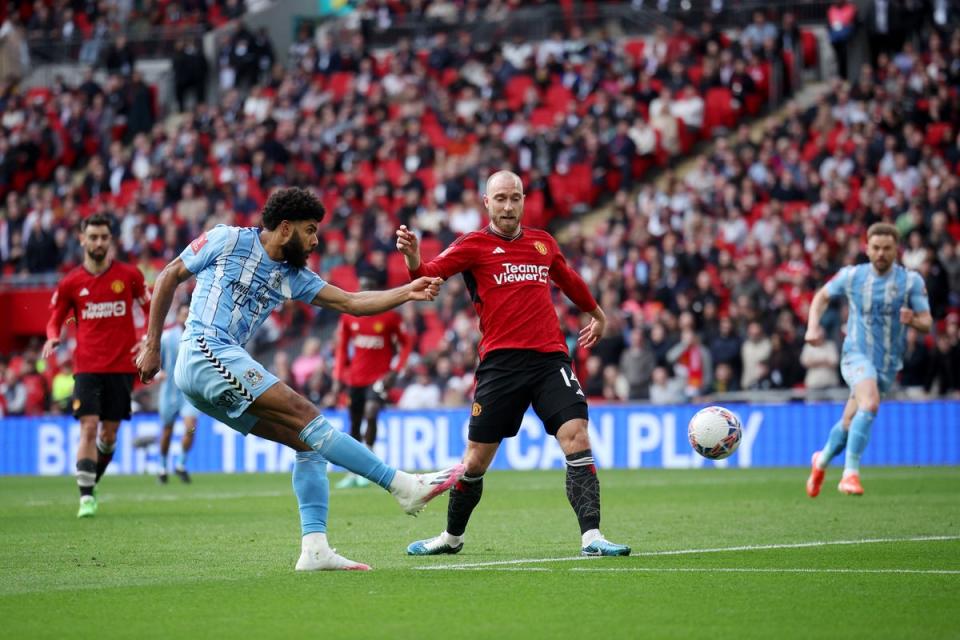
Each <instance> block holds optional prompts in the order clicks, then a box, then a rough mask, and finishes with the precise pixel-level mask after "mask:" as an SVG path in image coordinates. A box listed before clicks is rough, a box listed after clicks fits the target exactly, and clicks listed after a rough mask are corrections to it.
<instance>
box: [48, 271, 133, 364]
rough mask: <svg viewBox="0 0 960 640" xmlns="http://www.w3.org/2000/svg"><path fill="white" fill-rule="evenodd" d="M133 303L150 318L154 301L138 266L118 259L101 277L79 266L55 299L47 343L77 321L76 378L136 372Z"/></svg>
mask: <svg viewBox="0 0 960 640" xmlns="http://www.w3.org/2000/svg"><path fill="white" fill-rule="evenodd" d="M134 302H136V303H137V304H139V305H140V306H142V307H143V310H144V312H145V313H149V309H148V308H149V302H150V298H149V295H148V293H147V289H146V285H145V284H144V281H143V274H142V273H140V270H139V269H137V268H136V267H134V266H132V265H129V264H125V263H123V262H118V261H116V260H114V261H113V262H112V263H110V266H109V267H107V269H106V271H104V272H103V273H101V274H99V275H93V274H92V273H90V272H89V271H87V270H86V269H85V268H84V267H83V266H82V265H81V266H79V267H76V268H75V269H73V270H72V271H70V273H68V274H67V275H66V277H64V279H63V280H61V281H60V284H59V285H57V290H56V291H54V293H53V298H52V299H51V300H50V308H51V311H52V313H51V316H50V321H49V322H48V323H47V338H50V339H56V338H59V337H60V329H61V327H62V325H63V322H64V320H67V319H68V318H73V319H75V320H76V322H77V350H76V353H74V354H73V370H74V371H75V372H76V373H135V372H136V371H137V368H136V367H135V366H134V364H133V354H132V353H131V352H130V350H131V349H133V346H134V344H136V342H137V336H136V330H135V329H134V326H133V303H134Z"/></svg>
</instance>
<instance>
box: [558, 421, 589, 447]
mask: <svg viewBox="0 0 960 640" xmlns="http://www.w3.org/2000/svg"><path fill="white" fill-rule="evenodd" d="M557 441H558V442H559V443H560V448H561V449H563V450H564V451H583V450H585V449H589V448H590V435H589V433H588V432H587V421H586V420H570V421H568V422H565V423H564V424H563V425H562V426H561V427H560V428H559V429H558V430H557Z"/></svg>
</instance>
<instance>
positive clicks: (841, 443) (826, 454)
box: [817, 420, 847, 469]
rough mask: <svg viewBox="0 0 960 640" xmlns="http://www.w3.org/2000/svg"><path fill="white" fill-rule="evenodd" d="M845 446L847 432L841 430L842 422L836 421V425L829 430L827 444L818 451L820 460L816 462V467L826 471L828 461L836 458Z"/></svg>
mask: <svg viewBox="0 0 960 640" xmlns="http://www.w3.org/2000/svg"><path fill="white" fill-rule="evenodd" d="M845 446H847V430H846V429H844V428H843V420H837V424H835V425H833V429H830V435H829V436H828V437H827V444H825V445H823V449H821V450H820V459H819V460H817V466H819V467H820V468H821V469H826V468H827V467H828V466H829V465H830V461H831V460H833V459H834V458H836V457H837V454H839V453H840V452H841V451H843V448H844V447H845Z"/></svg>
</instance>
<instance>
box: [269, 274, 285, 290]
mask: <svg viewBox="0 0 960 640" xmlns="http://www.w3.org/2000/svg"><path fill="white" fill-rule="evenodd" d="M268 283H269V285H270V288H271V289H280V285H281V284H283V274H282V273H280V272H279V271H274V272H273V273H271V274H270V279H269V280H268Z"/></svg>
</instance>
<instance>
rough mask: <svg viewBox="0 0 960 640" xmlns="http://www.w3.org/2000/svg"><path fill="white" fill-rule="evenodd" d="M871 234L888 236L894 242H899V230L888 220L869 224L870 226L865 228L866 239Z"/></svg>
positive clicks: (868, 238)
mask: <svg viewBox="0 0 960 640" xmlns="http://www.w3.org/2000/svg"><path fill="white" fill-rule="evenodd" d="M873 236H890V237H892V238H893V241H894V242H897V243H899V242H900V232H899V231H897V228H896V227H895V226H893V225H892V224H890V223H889V222H874V223H873V224H872V225H870V228H869V229H867V240H870V238H872V237H873Z"/></svg>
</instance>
